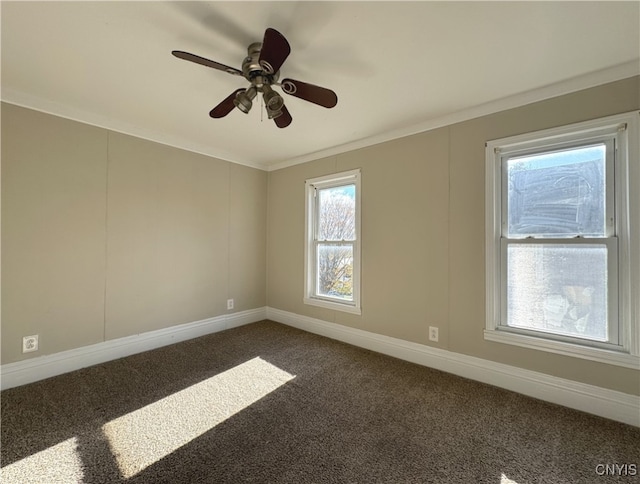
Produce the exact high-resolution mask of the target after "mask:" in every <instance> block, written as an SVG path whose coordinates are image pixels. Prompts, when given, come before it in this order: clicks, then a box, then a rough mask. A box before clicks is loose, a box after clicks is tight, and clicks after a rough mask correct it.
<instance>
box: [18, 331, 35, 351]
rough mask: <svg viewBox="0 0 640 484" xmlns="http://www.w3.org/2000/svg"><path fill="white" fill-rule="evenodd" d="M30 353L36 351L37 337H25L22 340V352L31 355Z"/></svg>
mask: <svg viewBox="0 0 640 484" xmlns="http://www.w3.org/2000/svg"><path fill="white" fill-rule="evenodd" d="M32 351H38V335H37V334H34V335H33V336H25V337H24V338H22V352H23V353H31V352H32Z"/></svg>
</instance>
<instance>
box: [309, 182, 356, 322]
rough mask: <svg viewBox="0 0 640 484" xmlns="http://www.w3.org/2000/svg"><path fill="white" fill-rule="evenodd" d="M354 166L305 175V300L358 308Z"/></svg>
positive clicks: (310, 302) (316, 303) (318, 304)
mask: <svg viewBox="0 0 640 484" xmlns="http://www.w3.org/2000/svg"><path fill="white" fill-rule="evenodd" d="M359 183H360V172H359V171H358V170H356V171H352V172H346V173H340V174H337V175H329V176H325V177H320V178H315V179H312V180H307V183H306V187H307V224H306V225H307V227H306V230H307V242H306V256H305V259H306V266H305V273H306V278H305V302H306V303H307V304H313V305H317V306H323V307H331V308H335V309H341V310H345V311H349V312H356V313H358V314H359V311H360V309H359V287H358V281H359V242H360V241H359V237H358V231H359V213H358V212H359V206H360V204H359Z"/></svg>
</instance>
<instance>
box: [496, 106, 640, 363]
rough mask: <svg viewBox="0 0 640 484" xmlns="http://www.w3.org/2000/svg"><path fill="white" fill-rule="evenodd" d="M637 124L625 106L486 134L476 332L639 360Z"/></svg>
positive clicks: (583, 354) (602, 357)
mask: <svg viewBox="0 0 640 484" xmlns="http://www.w3.org/2000/svg"><path fill="white" fill-rule="evenodd" d="M638 125H639V118H638V112H632V113H626V114H621V115H614V116H609V117H607V118H602V119H597V120H593V121H587V122H583V123H578V124H575V125H570V126H563V127H560V128H552V129H548V130H545V131H539V132H535V133H527V134H522V135H517V136H512V137H509V138H503V139H499V140H494V141H489V142H487V144H486V161H487V164H486V168H487V170H486V187H487V191H486V262H487V264H486V282H487V285H486V287H487V300H486V313H487V320H486V330H485V333H484V334H485V339H487V340H490V341H496V342H500V343H506V344H513V345H517V346H522V347H526V348H535V349H539V350H543V351H550V352H553V353H559V354H564V355H571V356H575V357H580V358H586V359H591V360H595V361H602V362H607V363H611V364H615V365H620V366H625V367H629V368H637V367H638V364H640V358H639V356H640V307H638V306H637V304H636V295H637V294H638V291H640V196H638V195H637V192H638V189H639V188H640V186H638V181H639V180H640V166H638V159H640V144H639V137H640V136H639V135H640V131H639V129H638ZM549 170H550V171H549ZM527 172H528V173H527ZM509 175H511V179H510V177H509ZM525 177H526V178H528V179H525ZM572 180H573V181H572ZM562 184H564V186H563V185H562ZM594 187H596V188H597V192H598V193H596V194H594V190H593V189H594ZM585 190H588V192H585ZM587 193H588V195H587ZM576 254H577V255H576ZM542 264H544V265H545V267H546V269H545V270H546V272H541V269H540V266H541V265H542ZM576 282H579V284H576ZM605 289H606V292H605ZM603 314H604V316H603ZM605 320H606V323H605ZM597 321H599V322H600V324H595V323H596V322H597Z"/></svg>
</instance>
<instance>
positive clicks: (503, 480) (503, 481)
mask: <svg viewBox="0 0 640 484" xmlns="http://www.w3.org/2000/svg"><path fill="white" fill-rule="evenodd" d="M500 484H518V483H517V482H516V481H514V480H512V479H509V478H508V477H507V476H505V475H504V474H502V476H500Z"/></svg>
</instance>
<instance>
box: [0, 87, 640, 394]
mask: <svg viewBox="0 0 640 484" xmlns="http://www.w3.org/2000/svg"><path fill="white" fill-rule="evenodd" d="M639 108H640V83H639V79H638V78H633V79H628V80H624V81H619V82H616V83H612V84H609V85H605V86H600V87H597V88H593V89H589V90H585V91H581V92H577V93H573V94H569V95H565V96H562V97H559V98H556V99H551V100H547V101H544V102H539V103H535V104H531V105H528V106H524V107H521V108H517V109H512V110H509V111H505V112H501V113H497V114H493V115H489V116H484V117H481V118H477V119H473V120H470V121H466V122H463V123H458V124H455V125H452V126H447V127H443V128H439V129H435V130H432V131H429V132H425V133H420V134H416V135H413V136H409V137H406V138H402V139H398V140H394V141H390V142H386V143H382V144H379V145H376V146H371V147H368V148H363V149H360V150H355V151H351V152H348V153H343V154H340V155H336V156H333V157H328V158H323V159H319V160H316V161H312V162H309V163H305V164H302V165H296V166H292V167H289V168H286V169H282V170H278V171H274V172H271V173H269V174H268V175H267V173H265V172H263V171H260V170H255V169H252V168H248V167H245V166H241V165H236V164H232V163H227V162H223V161H220V160H216V159H213V158H210V157H205V156H201V155H197V154H194V153H190V152H186V151H182V150H179V149H175V148H170V147H167V146H164V145H159V144H157V143H152V142H148V141H144V140H140V139H137V138H133V137H130V136H126V135H122V134H118V133H113V132H109V131H107V130H104V129H100V128H96V127H92V126H87V125H84V124H81V123H76V122H72V121H68V120H64V119H61V118H57V117H54V116H50V115H46V114H42V113H38V112H35V111H31V110H27V109H23V108H19V107H16V106H13V105H9V104H2V328H1V332H2V363H3V364H4V363H9V362H14V361H19V360H23V359H26V358H30V357H34V356H40V355H43V354H51V353H55V352H59V351H63V350H67V349H72V348H77V347H81V346H85V345H88V344H92V343H98V342H101V341H106V340H109V339H113V338H118V337H122V336H127V335H132V334H137V333H141V332H145V331H150V330H154V329H160V328H165V327H169V326H173V325H176V324H180V323H186V322H191V321H196V320H200V319H205V318H208V317H213V316H218V315H221V314H225V313H226V312H227V311H226V305H225V302H226V299H227V298H230V297H233V298H234V299H235V303H236V309H235V310H236V311H242V310H245V309H252V308H258V307H262V306H264V305H265V304H268V305H269V306H271V307H274V308H278V309H283V310H286V311H291V312H294V313H297V314H301V315H306V316H311V317H314V318H319V319H323V320H325V321H331V322H335V323H338V324H342V325H346V326H350V327H355V328H359V329H363V330H366V331H371V332H374V333H378V334H383V335H388V336H392V337H396V338H402V339H404V340H407V341H413V342H418V343H422V344H427V345H433V346H437V347H439V348H443V349H447V350H449V351H453V352H457V353H461V354H466V355H472V356H477V357H480V358H485V359H487V360H491V361H496V362H500V363H505V364H509V365H513V366H517V367H521V368H525V369H530V370H534V371H539V372H543V373H546V374H549V375H555V376H559V377H562V378H567V379H570V380H575V381H579V382H585V383H590V384H593V385H597V386H601V387H605V388H611V389H614V390H620V391H623V392H626V393H631V394H640V374H639V372H638V371H634V370H631V369H625V368H620V367H616V366H609V365H605V364H602V363H595V362H591V361H587V360H576V359H573V358H568V357H563V356H560V355H554V354H551V353H543V352H539V351H536V350H530V349H523V348H518V347H514V346H508V345H503V344H499V343H494V342H488V341H485V340H484V339H483V329H484V314H485V306H484V297H485V296H484V289H485V288H484V277H485V273H484V144H485V142H486V141H487V140H490V139H496V138H501V137H505V136H510V135H514V134H518V133H523V132H529V131H533V130H538V129H544V128H549V127H553V126H559V125H563V124H567V123H572V122H578V121H583V120H587V119H591V118H595V117H599V116H605V115H609V114H614V113H620V112H626V111H631V110H634V109H639ZM353 168H361V170H362V240H363V242H362V315H361V316H356V315H352V314H347V313H342V312H337V311H332V310H328V309H321V308H317V307H312V306H306V305H304V304H303V303H302V298H303V234H304V227H303V225H304V180H305V179H307V178H312V177H316V176H320V175H325V174H328V173H335V172H339V171H344V170H349V169H353ZM265 247H266V249H265ZM428 326H438V327H439V329H440V341H439V342H438V343H432V342H429V341H428V338H427V328H428ZM30 334H39V335H40V345H41V350H40V351H39V352H38V353H31V354H27V355H23V354H21V352H20V349H21V340H22V337H23V336H25V335H30Z"/></svg>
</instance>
